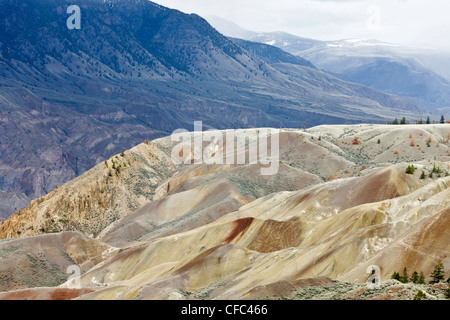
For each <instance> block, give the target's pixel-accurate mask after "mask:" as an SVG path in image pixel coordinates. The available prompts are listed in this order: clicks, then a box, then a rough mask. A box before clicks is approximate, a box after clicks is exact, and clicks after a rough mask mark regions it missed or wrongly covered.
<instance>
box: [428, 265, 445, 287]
mask: <svg viewBox="0 0 450 320" xmlns="http://www.w3.org/2000/svg"><path fill="white" fill-rule="evenodd" d="M444 275H445V272H444V264H443V263H442V262H441V263H439V264H437V265H436V266H435V267H434V271H433V272H432V273H431V281H430V284H435V283H439V282H441V281H442V280H444Z"/></svg>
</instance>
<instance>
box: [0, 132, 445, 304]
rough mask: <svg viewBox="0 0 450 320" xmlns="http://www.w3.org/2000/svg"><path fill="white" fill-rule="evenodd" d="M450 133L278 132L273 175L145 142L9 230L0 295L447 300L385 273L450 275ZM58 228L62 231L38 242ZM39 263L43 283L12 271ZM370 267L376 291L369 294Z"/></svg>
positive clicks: (4, 232)
mask: <svg viewBox="0 0 450 320" xmlns="http://www.w3.org/2000/svg"><path fill="white" fill-rule="evenodd" d="M254 130H257V129H254ZM449 135H450V126H448V125H435V126H434V125H420V126H419V125H415V126H377V125H355V126H320V127H315V128H312V129H308V130H307V131H306V132H305V131H303V130H282V131H281V132H280V134H279V141H280V159H279V171H278V173H277V174H275V175H273V176H261V175H260V172H261V171H260V169H261V164H258V163H257V164H246V165H206V164H187V165H174V164H173V163H172V160H171V158H170V154H171V150H172V148H173V147H174V145H175V143H174V142H172V141H171V140H170V138H169V137H167V138H163V139H158V140H155V141H152V142H149V143H147V144H142V145H139V146H137V147H135V148H133V149H131V150H127V151H125V152H124V153H123V155H118V156H117V158H116V157H113V158H111V159H109V160H108V161H107V163H108V168H107V167H106V164H105V163H100V164H99V165H98V166H96V167H95V168H93V169H92V170H90V171H88V172H87V173H85V174H84V175H82V176H80V177H79V178H77V179H75V180H73V181H71V182H69V183H67V184H65V185H63V186H61V187H59V188H58V189H56V190H54V191H52V192H51V193H50V194H49V195H47V196H45V197H44V199H43V201H41V202H40V203H39V201H38V200H37V201H34V202H32V203H31V204H30V206H29V207H28V208H26V209H25V210H24V211H23V212H17V213H15V214H14V215H13V216H12V217H11V218H10V219H9V220H8V221H6V222H4V223H3V224H2V225H1V226H0V232H1V233H0V234H1V236H2V238H10V237H15V239H9V240H8V239H4V240H1V241H0V261H1V264H0V265H1V266H6V267H4V269H5V270H4V271H2V274H3V273H4V274H7V279H8V281H7V282H2V283H5V287H3V288H2V290H3V291H11V290H14V289H21V290H22V291H16V293H15V294H16V296H17V297H38V296H39V297H51V296H52V294H56V293H57V292H59V291H57V290H63V288H64V290H65V291H64V290H63V291H61V292H59V294H60V296H61V298H65V297H72V298H75V297H78V298H80V299H261V298H266V297H271V298H281V297H284V298H294V299H302V298H308V297H309V298H311V297H315V298H318V299H326V298H327V297H328V298H340V299H371V298H373V299H401V298H404V299H412V298H413V296H414V294H415V293H416V292H417V290H424V291H426V292H427V296H428V298H430V299H442V298H443V297H444V291H445V290H444V289H445V288H444V287H443V286H444V285H443V284H441V285H438V287H439V286H440V287H439V288H438V287H436V288H431V287H421V286H416V285H406V286H405V285H403V286H402V285H400V284H398V282H395V281H394V282H392V281H390V277H391V275H392V273H393V272H394V271H397V272H399V271H400V272H401V271H402V270H403V268H404V267H407V269H408V270H409V272H410V274H411V273H412V272H413V271H417V272H420V271H423V272H424V274H425V276H426V277H427V278H428V276H429V275H430V274H431V272H432V271H433V269H434V266H435V265H436V264H438V263H440V262H442V263H443V264H444V267H445V270H447V274H446V278H445V279H447V277H448V276H449V275H448V270H449V268H450V251H449V248H450V242H449V241H450V238H449V236H448V235H449V234H450V230H448V228H449V225H450V224H449V222H448V219H449V213H450V212H449V208H450V202H449V201H450V200H449V199H450V193H449V192H450V188H449V187H450V176H448V172H449V171H450V168H449V165H450V164H449V157H450V153H449V147H450V146H449V142H448V137H449ZM412 139H414V140H415V143H414V144H413V145H412V144H411V143H410V141H411V140H412ZM430 139H431V141H432V143H430ZM254 142H255V141H252V140H250V141H248V145H249V146H251V145H252V144H253V143H254ZM427 144H428V145H429V147H428V146H427ZM206 150H213V148H211V149H208V148H207V149H206ZM216 151H217V150H216ZM235 152H236V153H239V152H243V150H239V149H238V150H235ZM112 160H114V163H113V162H112ZM113 164H114V167H115V168H120V169H119V172H118V173H117V175H116V172H117V170H116V169H113V171H112V172H114V174H113V176H112V177H111V176H109V169H112V165H113ZM125 164H126V166H125ZM411 165H414V168H415V170H412V171H413V172H409V173H407V170H406V169H407V167H408V166H411ZM143 172H146V174H145V175H144V174H143ZM422 172H423V174H422ZM139 173H142V174H143V176H144V178H140V177H139ZM127 181H128V182H127ZM103 187H104V188H105V192H104V194H103V193H102V192H101V190H102V188H103ZM136 188H138V189H136ZM139 188H140V189H139ZM136 190H144V191H145V192H144V193H145V194H144V195H143V194H141V193H140V192H138V193H136ZM99 202H101V204H100V203H99ZM47 213H50V214H47ZM111 217H114V219H112V218H111ZM65 219H67V221H65ZM46 228H47V229H46ZM52 230H54V231H62V233H56V234H44V235H36V234H37V233H46V232H48V231H52ZM70 230H72V231H70ZM24 235H27V236H31V237H23V236H24ZM52 239H54V240H52ZM52 241H54V242H55V245H53V243H54V242H52ZM41 243H42V244H41ZM47 243H48V245H47ZM56 244H57V245H56ZM52 246H53V247H54V246H56V247H55V248H59V247H61V249H60V250H59V249H58V250H59V251H58V250H56V251H55V249H51V248H52ZM61 252H62V253H61ZM64 252H66V253H64ZM30 257H31V258H30ZM33 257H35V258H34V259H35V260H36V259H38V260H39V263H35V264H32V266H34V267H33V268H35V269H36V270H39V275H40V276H39V277H38V278H36V277H34V276H33V274H35V273H31V272H29V273H27V272H25V273H24V272H22V273H14V272H12V268H11V266H12V265H14V264H15V263H19V264H20V263H25V261H26V260H27V259H28V260H29V259H33ZM21 261H23V262H21ZM33 261H34V260H33ZM69 263H70V264H75V265H79V266H80V268H81V270H82V275H81V288H82V289H83V290H82V291H70V290H69V289H70V287H69V286H68V284H67V283H66V284H64V282H65V279H64V276H63V275H64V274H63V271H64V267H66V266H67V265H68V264H69ZM28 265H29V264H28ZM371 266H377V267H378V268H379V273H377V276H378V277H379V279H380V280H381V289H379V290H380V291H377V292H374V291H373V290H371V291H367V290H366V289H367V285H366V284H365V282H366V281H367V279H368V277H369V276H370V268H369V267H371ZM27 268H29V267H27ZM26 270H28V269H26ZM33 270H34V269H33ZM368 270H369V271H368ZM36 272H37V271H36ZM53 274H58V277H56V278H55V277H53V276H52V275H53ZM49 279H57V280H54V281H55V282H54V283H53V282H52V283H49V282H48V281H49ZM56 282H58V283H56ZM58 286H61V288H58V289H56V287H58ZM37 287H40V289H39V288H37ZM52 287H53V289H52ZM311 287H316V289H314V290H313V289H309V288H311ZM29 288H34V289H33V290H31V291H30V290H29ZM324 288H328V289H326V290H325V289H324ZM322 289H323V290H322ZM27 290H28V291H27ZM321 290H322V291H321ZM427 290H428V291H427ZM1 297H3V298H5V299H6V298H8V297H12V293H9V294H8V293H6V294H2V295H0V298H1Z"/></svg>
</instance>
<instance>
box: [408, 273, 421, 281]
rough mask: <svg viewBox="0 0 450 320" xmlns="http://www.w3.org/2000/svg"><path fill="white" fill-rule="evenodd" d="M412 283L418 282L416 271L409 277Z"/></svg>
mask: <svg viewBox="0 0 450 320" xmlns="http://www.w3.org/2000/svg"><path fill="white" fill-rule="evenodd" d="M409 281H411V282H412V283H417V282H418V281H419V273H418V272H417V271H414V272H413V273H412V275H411V278H410V279H409Z"/></svg>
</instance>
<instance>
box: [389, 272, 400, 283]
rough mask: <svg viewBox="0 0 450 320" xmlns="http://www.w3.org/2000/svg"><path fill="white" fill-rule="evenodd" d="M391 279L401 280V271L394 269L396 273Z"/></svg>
mask: <svg viewBox="0 0 450 320" xmlns="http://www.w3.org/2000/svg"><path fill="white" fill-rule="evenodd" d="M391 279H394V280H397V281H400V273H398V272H397V271H394V273H393V274H392V276H391Z"/></svg>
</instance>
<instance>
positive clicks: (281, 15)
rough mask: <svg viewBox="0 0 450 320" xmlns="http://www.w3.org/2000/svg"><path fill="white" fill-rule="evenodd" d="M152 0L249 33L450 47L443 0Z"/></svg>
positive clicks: (449, 25)
mask: <svg viewBox="0 0 450 320" xmlns="http://www.w3.org/2000/svg"><path fill="white" fill-rule="evenodd" d="M156 1H157V2H158V3H159V4H161V5H164V6H168V7H171V8H176V9H179V10H181V11H183V12H187V13H197V14H199V15H201V16H207V15H214V16H219V17H221V18H224V19H227V20H230V21H233V22H236V23H237V24H239V25H240V26H241V27H243V28H246V29H249V30H255V31H286V32H289V33H293V34H296V35H299V36H302V37H309V38H315V39H320V40H337V39H344V38H371V39H378V40H381V41H387V42H393V43H399V44H410V45H428V46H433V47H447V48H450V41H449V36H448V30H450V19H448V15H449V12H450V1H448V0H433V1H429V0H276V1H273V0H271V1H269V0H159V1H158V0H156ZM371 6H376V7H377V8H379V9H380V11H379V13H380V19H379V22H380V24H379V28H373V23H372V22H373V21H374V17H373V11H370V12H368V8H370V7H371ZM369 19H371V20H370V21H371V22H369V23H368V21H369ZM371 23H372V24H371ZM370 26H372V28H371V27H370Z"/></svg>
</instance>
